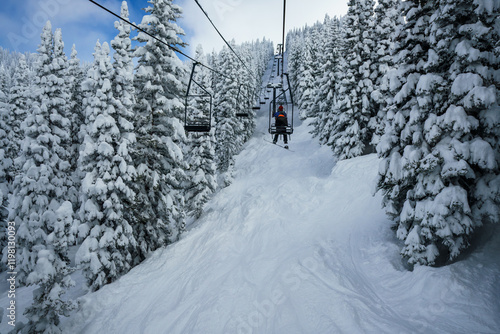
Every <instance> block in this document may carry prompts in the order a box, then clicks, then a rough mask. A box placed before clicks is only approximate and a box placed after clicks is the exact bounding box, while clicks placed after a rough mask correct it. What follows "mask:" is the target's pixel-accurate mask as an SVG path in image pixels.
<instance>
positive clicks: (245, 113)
mask: <svg viewBox="0 0 500 334" xmlns="http://www.w3.org/2000/svg"><path fill="white" fill-rule="evenodd" d="M242 86H243V84H241V85H240V87H239V88H238V95H237V97H236V101H240V93H241V87H242ZM253 108H254V107H252V109H253ZM248 109H249V108H245V109H243V110H239V111H237V112H236V114H235V115H236V117H250V113H249V112H248ZM257 109H260V106H259V107H257Z"/></svg>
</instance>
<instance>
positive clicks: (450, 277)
mask: <svg viewBox="0 0 500 334" xmlns="http://www.w3.org/2000/svg"><path fill="white" fill-rule="evenodd" d="M266 115H267V109H265V108H264V109H263V111H262V115H261V116H260V117H259V119H258V125H257V131H256V134H255V136H254V137H253V138H252V139H251V140H250V141H249V142H248V143H247V144H246V145H245V147H244V150H243V151H242V152H241V154H239V155H238V156H237V158H236V164H235V178H234V182H233V184H232V185H231V186H229V187H227V188H225V189H223V190H222V191H220V192H219V193H218V194H217V195H216V196H215V197H214V198H213V200H212V201H210V202H209V203H208V205H207V208H206V212H205V214H204V215H203V216H202V218H201V219H200V220H198V221H197V222H195V223H194V224H193V225H192V226H191V228H190V230H189V231H188V232H187V233H185V234H184V235H183V237H182V239H181V240H180V241H179V242H177V243H175V244H173V245H170V246H169V247H167V248H165V249H162V250H159V251H157V252H155V253H154V254H153V255H152V256H151V257H150V258H149V259H148V260H146V261H145V262H144V263H143V264H141V265H139V266H138V267H136V268H134V269H133V270H132V271H131V272H130V273H128V274H127V275H125V276H124V277H122V278H121V279H119V280H118V281H117V282H115V283H113V284H110V285H107V286H105V287H103V288H102V289H101V290H100V291H97V292H95V293H92V294H89V295H86V296H84V297H82V299H81V305H82V309H81V310H80V311H79V312H78V313H77V314H74V315H73V316H72V317H71V318H70V319H69V320H66V321H65V322H64V332H65V333H120V334H123V333H134V334H136V333H151V334H157V333H169V334H175V333H179V334H180V333H183V334H187V333H193V334H198V333H203V334H220V333H283V334H294V333H304V334H305V333H314V334H320V333H499V332H500V319H499V317H498V315H499V314H500V284H499V283H500V279H499V277H500V264H499V261H498V260H497V256H498V254H499V253H500V252H499V251H500V247H499V244H500V242H499V241H500V240H499V238H498V237H496V239H495V240H490V241H489V242H488V243H487V244H486V246H485V247H484V248H481V249H475V250H474V252H473V253H472V254H471V255H467V256H465V257H464V258H463V259H462V261H460V262H457V263H455V264H452V265H449V266H447V267H444V268H429V267H417V268H415V270H414V271H413V272H410V271H409V270H407V268H406V267H405V266H404V265H403V262H402V260H401V258H400V255H399V249H400V245H399V244H398V242H397V240H395V237H394V233H393V232H392V231H391V230H390V223H389V222H388V221H387V219H386V217H385V215H384V212H383V210H382V209H381V204H380V203H381V198H380V196H378V195H377V196H375V197H374V196H372V192H373V183H374V179H375V177H376V174H377V170H378V159H377V157H376V156H375V155H369V156H364V157H360V158H356V159H352V160H347V161H341V162H338V163H335V161H334V160H333V158H332V154H331V151H330V149H329V148H326V147H320V146H319V145H318V144H317V143H316V141H315V140H314V139H312V138H311V135H310V134H309V133H308V131H309V129H308V127H307V124H301V125H299V126H296V128H295V133H294V135H293V136H292V139H291V141H290V147H291V149H293V150H294V151H295V152H290V151H287V150H285V149H282V148H280V147H277V146H275V145H273V144H270V143H268V142H266V141H264V140H263V139H264V138H267V139H268V140H269V139H270V135H266V134H265V133H263V132H264V131H265V129H267V116H266ZM268 136H269V137H268ZM497 234H498V233H497Z"/></svg>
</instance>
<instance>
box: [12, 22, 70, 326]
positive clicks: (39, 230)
mask: <svg viewBox="0 0 500 334" xmlns="http://www.w3.org/2000/svg"><path fill="white" fill-rule="evenodd" d="M63 47H64V44H63V42H62V35H61V31H60V29H58V30H56V32H55V34H54V35H53V34H52V27H51V24H50V22H47V24H46V25H45V27H44V29H43V32H42V35H41V44H40V47H39V48H38V59H39V60H38V64H37V66H36V69H37V76H36V77H35V83H34V86H35V87H34V89H33V90H32V92H33V93H32V97H31V98H32V105H31V108H30V110H29V112H28V114H27V116H26V119H25V121H24V122H23V123H22V130H23V131H24V136H25V137H24V140H23V143H22V145H21V149H22V150H21V154H22V155H23V159H22V161H24V164H23V166H22V171H21V173H20V174H19V175H17V176H16V179H15V182H14V185H15V188H14V189H15V190H14V196H13V202H12V203H11V206H12V211H11V217H10V219H12V220H14V221H15V222H16V225H17V247H18V253H17V261H18V262H17V264H18V268H17V272H18V276H17V279H18V282H19V283H20V284H28V285H38V286H39V288H38V289H36V290H35V291H34V294H33V296H34V303H33V305H32V306H31V307H29V308H28V309H27V310H26V312H25V314H26V316H27V317H28V319H29V323H28V325H27V326H25V327H24V328H23V332H26V333H41V332H51V333H52V332H58V329H57V325H58V323H59V315H61V314H62V315H67V312H69V310H71V309H72V307H73V305H72V303H70V302H66V301H63V300H62V299H61V295H62V294H64V292H65V291H66V289H67V288H68V287H69V286H71V285H72V281H71V279H70V277H69V274H70V269H69V259H68V247H67V246H68V242H70V240H69V239H70V238H71V237H70V235H69V233H68V232H69V231H68V224H70V223H71V220H72V215H73V208H72V205H71V203H69V202H67V201H66V198H67V193H68V189H69V188H70V187H71V180H70V177H69V176H70V173H69V167H70V165H69V162H68V160H69V157H68V151H67V147H65V146H64V145H65V144H66V143H67V141H68V138H69V136H68V134H67V131H65V129H67V128H68V127H69V125H70V122H69V120H68V119H67V118H66V117H65V115H67V108H68V105H67V101H68V99H69V93H68V86H67V84H66V73H65V71H66V69H67V59H66V57H65V55H64V53H63Z"/></svg>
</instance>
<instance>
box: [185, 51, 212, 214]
mask: <svg viewBox="0 0 500 334" xmlns="http://www.w3.org/2000/svg"><path fill="white" fill-rule="evenodd" d="M195 59H196V60H198V61H200V62H202V63H204V64H206V63H207V62H208V61H207V59H206V57H205V56H204V54H203V49H202V48H201V45H200V46H198V48H197V49H196V55H195ZM211 79H212V77H211V73H210V72H209V71H208V70H207V69H206V68H198V69H197V72H196V74H195V76H194V80H195V81H196V82H197V83H199V84H200V85H201V86H202V87H203V88H205V89H207V90H208V92H209V93H210V94H213V91H212V88H211V86H212V80H211ZM191 90H192V91H191V93H192V94H193V95H196V94H200V95H202V94H206V93H205V92H204V91H202V89H201V88H200V87H198V86H197V85H193V86H191ZM193 102H194V103H195V105H194V108H195V109H196V110H198V111H199V112H201V113H202V114H203V115H206V114H207V113H209V112H210V104H209V103H207V100H206V99H199V100H196V101H193ZM212 123H213V125H215V121H212ZM189 138H190V143H189V145H188V148H189V152H190V153H189V155H188V163H189V166H190V170H189V179H190V180H191V182H190V185H189V187H188V189H186V205H187V212H188V213H189V214H190V215H192V216H193V217H195V218H199V217H200V215H201V213H202V212H203V206H204V204H205V203H206V202H207V201H208V199H209V198H210V197H211V195H212V194H213V193H214V192H215V191H216V189H217V182H216V171H217V167H216V163H215V145H216V144H215V127H213V126H212V129H211V131H210V132H209V133H190V134H189Z"/></svg>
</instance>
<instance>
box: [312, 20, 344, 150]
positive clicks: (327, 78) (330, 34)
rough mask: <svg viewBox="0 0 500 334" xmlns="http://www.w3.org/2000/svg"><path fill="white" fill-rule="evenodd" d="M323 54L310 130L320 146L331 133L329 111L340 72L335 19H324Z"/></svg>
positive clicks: (339, 42) (334, 96)
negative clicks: (316, 137) (317, 138)
mask: <svg viewBox="0 0 500 334" xmlns="http://www.w3.org/2000/svg"><path fill="white" fill-rule="evenodd" d="M323 40H324V47H323V49H324V54H323V56H322V58H321V59H320V63H321V64H322V66H321V70H320V73H322V76H319V77H318V79H317V81H316V85H317V95H316V99H315V103H314V108H313V115H314V116H315V118H314V121H313V123H312V124H311V125H312V126H313V127H314V128H313V130H312V133H313V135H315V136H318V137H319V141H320V143H322V144H325V143H327V142H328V139H329V135H330V133H331V131H332V127H333V123H332V120H331V110H332V108H333V105H334V102H335V99H336V95H337V93H336V91H335V81H336V78H337V77H339V73H340V71H341V69H340V67H339V65H340V46H341V37H340V22H339V20H338V19H337V18H333V19H330V18H327V19H325V29H324V36H323Z"/></svg>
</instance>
